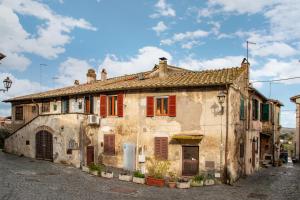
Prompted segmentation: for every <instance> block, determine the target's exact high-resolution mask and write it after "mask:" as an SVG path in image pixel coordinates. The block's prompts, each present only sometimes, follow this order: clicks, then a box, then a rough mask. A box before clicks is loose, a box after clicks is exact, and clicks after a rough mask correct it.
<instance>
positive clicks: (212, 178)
mask: <svg viewBox="0 0 300 200" xmlns="http://www.w3.org/2000/svg"><path fill="white" fill-rule="evenodd" d="M214 184H215V176H214V175H213V174H211V173H208V174H207V176H206V178H205V181H204V185H214Z"/></svg>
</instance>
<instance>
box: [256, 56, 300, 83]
mask: <svg viewBox="0 0 300 200" xmlns="http://www.w3.org/2000/svg"><path fill="white" fill-rule="evenodd" d="M251 74H252V78H254V79H258V80H261V79H263V78H269V79H285V78H290V77H300V63H299V62H298V60H296V59H293V60H290V61H279V60H277V59H269V61H268V62H267V63H266V64H265V65H264V66H263V67H262V68H260V69H256V70H252V71H251ZM281 83H283V84H295V83H300V79H293V80H289V81H283V82H281Z"/></svg>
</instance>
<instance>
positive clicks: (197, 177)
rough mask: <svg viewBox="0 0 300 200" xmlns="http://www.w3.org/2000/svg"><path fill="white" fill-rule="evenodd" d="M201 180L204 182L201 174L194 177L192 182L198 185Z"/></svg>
mask: <svg viewBox="0 0 300 200" xmlns="http://www.w3.org/2000/svg"><path fill="white" fill-rule="evenodd" d="M203 180H204V175H203V174H198V175H196V176H194V178H193V181H194V182H197V183H200V182H202V181H203Z"/></svg>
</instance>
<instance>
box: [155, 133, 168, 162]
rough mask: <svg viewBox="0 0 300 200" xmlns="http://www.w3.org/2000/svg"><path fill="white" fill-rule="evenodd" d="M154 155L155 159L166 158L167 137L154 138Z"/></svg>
mask: <svg viewBox="0 0 300 200" xmlns="http://www.w3.org/2000/svg"><path fill="white" fill-rule="evenodd" d="M154 156H155V158H157V159H162V160H168V138H167V137H155V138H154Z"/></svg>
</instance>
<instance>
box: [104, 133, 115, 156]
mask: <svg viewBox="0 0 300 200" xmlns="http://www.w3.org/2000/svg"><path fill="white" fill-rule="evenodd" d="M104 154H107V155H115V135H114V134H105V135H104Z"/></svg>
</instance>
